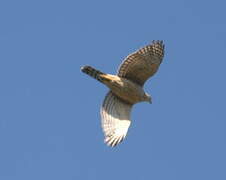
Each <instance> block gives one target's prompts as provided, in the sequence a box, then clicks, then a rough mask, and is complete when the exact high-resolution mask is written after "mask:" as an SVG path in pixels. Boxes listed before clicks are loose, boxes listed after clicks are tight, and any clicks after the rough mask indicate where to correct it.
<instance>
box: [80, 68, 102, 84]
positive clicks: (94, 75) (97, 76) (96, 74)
mask: <svg viewBox="0 0 226 180" xmlns="http://www.w3.org/2000/svg"><path fill="white" fill-rule="evenodd" d="M81 71H82V72H84V73H86V74H88V75H89V76H90V77H92V78H94V79H96V80H98V81H100V82H103V77H101V75H106V74H105V73H103V72H101V71H99V70H97V69H94V68H93V67H91V66H83V67H82V68H81Z"/></svg>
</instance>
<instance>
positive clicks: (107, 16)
mask: <svg viewBox="0 0 226 180" xmlns="http://www.w3.org/2000/svg"><path fill="white" fill-rule="evenodd" d="M225 7H226V3H225V1H223V0H222V1H220V0H215V1H204V0H203V1H196V0H190V1H183V0H172V1H163V0H158V1H151V0H146V1H145V0H139V1H138V0H137V1H131V0H124V1H119V0H115V1H106V0H95V1H91V0H90V1H88V0H74V1H73V0H71V1H67V0H65V1H57V0H54V1H53V0H52V1H50V0H45V1H44V0H39V1H29V0H27V1H24V0H21V1H13V0H1V2H0V86H1V87H0V179H1V180H40V179H42V180H50V179H54V180H62V179H66V180H72V179H73V180H74V179H76V180H78V179H81V180H86V179H87V180H103V179H108V180H115V179H118V180H119V179H130V180H137V179H141V180H148V179H154V180H166V179H167V180H191V179H192V180H200V179H205V180H213V179H216V180H225V179H226V109H225V106H226V95H225V93H226V80H225V79H226V53H225V52H226V36H225V34H226V21H225V17H226V11H225ZM152 40H164V42H165V45H166V52H165V58H164V61H163V63H162V64H161V67H160V69H159V71H158V73H157V74H156V75H155V76H154V77H153V78H152V79H151V80H150V81H148V83H147V84H146V86H145V90H146V91H147V92H148V93H150V94H151V95H152V98H153V104H152V105H149V104H148V103H141V104H137V105H136V106H135V108H134V109H133V112H132V120H133V122H132V126H131V128H130V129H129V134H128V136H127V138H126V140H125V141H124V142H123V143H122V144H120V145H119V146H118V147H116V148H109V147H107V146H106V145H105V144H104V143H103V134H102V130H101V127H100V115H99V108H100V106H101V104H102V100H103V98H104V96H105V94H106V92H107V91H108V90H107V88H106V87H104V86H103V85H101V84H100V83H98V82H96V81H95V80H93V79H91V78H89V77H88V76H86V75H85V74H82V73H81V72H80V67H81V66H82V65H87V64H88V65H92V66H94V67H96V68H98V69H101V70H102V71H104V72H108V73H115V72H116V70H117V67H118V65H119V64H120V63H121V61H122V60H123V59H124V57H125V56H127V55H128V54H129V53H131V52H133V51H134V50H136V49H137V48H140V47H142V46H144V45H147V44H148V43H149V42H151V41H152Z"/></svg>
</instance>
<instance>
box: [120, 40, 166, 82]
mask: <svg viewBox="0 0 226 180" xmlns="http://www.w3.org/2000/svg"><path fill="white" fill-rule="evenodd" d="M163 56H164V44H163V41H153V42H152V44H150V45H147V46H145V47H143V48H141V49H139V50H138V51H136V52H134V53H132V54H130V55H129V56H127V57H126V58H125V60H124V61H123V62H122V64H121V65H120V67H119V70H118V76H119V77H123V78H127V79H129V80H131V81H133V82H136V83H137V84H139V85H141V86H143V85H144V83H145V81H146V80H147V79H148V78H149V77H151V76H153V75H154V74H155V72H156V71H157V70H158V67H159V65H160V64H161V62H162V59H163Z"/></svg>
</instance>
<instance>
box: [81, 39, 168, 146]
mask: <svg viewBox="0 0 226 180" xmlns="http://www.w3.org/2000/svg"><path fill="white" fill-rule="evenodd" d="M163 56H164V44H163V41H153V42H152V44H149V45H147V46H145V47H143V48H141V49H139V50H137V51H136V52H134V53H132V54H130V55H129V56H127V57H126V58H125V60H124V61H123V62H122V64H121V65H120V67H119V69H118V73H117V75H112V74H106V73H103V72H101V71H99V70H96V69H94V68H93V67H91V66H84V67H82V68H81V71H82V72H84V73H86V74H88V75H89V76H91V77H93V78H95V79H97V80H98V81H100V82H101V83H103V84H105V85H106V86H107V87H108V88H109V89H110V91H109V92H108V93H107V95H106V96H105V99H104V102H103V104H102V107H101V110H100V113H101V125H102V128H103V132H104V135H105V143H106V144H107V145H109V146H112V147H114V146H116V145H118V144H119V143H120V142H122V140H123V139H124V138H125V136H126V134H127V131H128V128H129V126H130V124H131V120H130V112H131V108H132V106H133V105H134V104H136V103H138V102H142V101H147V102H150V103H151V96H150V95H149V94H147V93H146V92H144V90H143V86H144V83H145V81H146V80H147V79H148V78H149V77H151V76H153V75H154V74H155V73H156V71H157V70H158V68H159V65H160V64H161V62H162V59H163Z"/></svg>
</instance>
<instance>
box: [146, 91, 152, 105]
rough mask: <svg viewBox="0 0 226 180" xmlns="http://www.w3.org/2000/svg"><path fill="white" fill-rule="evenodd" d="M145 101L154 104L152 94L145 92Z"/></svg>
mask: <svg viewBox="0 0 226 180" xmlns="http://www.w3.org/2000/svg"><path fill="white" fill-rule="evenodd" d="M144 101H147V102H149V103H150V104H152V99H151V96H150V95H149V94H148V93H144Z"/></svg>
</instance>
